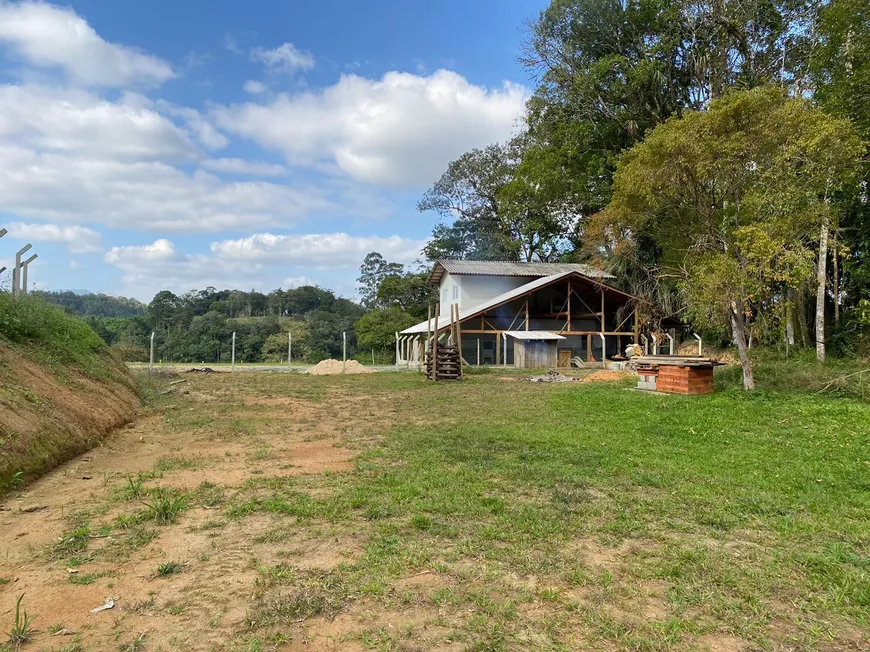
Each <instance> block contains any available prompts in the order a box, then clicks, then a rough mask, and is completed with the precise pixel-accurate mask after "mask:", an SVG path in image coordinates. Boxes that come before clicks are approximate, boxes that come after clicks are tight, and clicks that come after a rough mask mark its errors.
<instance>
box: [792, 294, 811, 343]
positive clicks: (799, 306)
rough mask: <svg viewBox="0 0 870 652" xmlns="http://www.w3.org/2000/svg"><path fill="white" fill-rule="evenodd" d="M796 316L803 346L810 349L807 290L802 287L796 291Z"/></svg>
mask: <svg viewBox="0 0 870 652" xmlns="http://www.w3.org/2000/svg"><path fill="white" fill-rule="evenodd" d="M795 297H796V301H795V315H796V316H797V327H798V332H799V333H800V336H801V346H802V347H804V348H808V347H809V345H810V333H809V329H808V328H807V298H806V288H805V287H804V286H801V287H799V288H796V289H795Z"/></svg>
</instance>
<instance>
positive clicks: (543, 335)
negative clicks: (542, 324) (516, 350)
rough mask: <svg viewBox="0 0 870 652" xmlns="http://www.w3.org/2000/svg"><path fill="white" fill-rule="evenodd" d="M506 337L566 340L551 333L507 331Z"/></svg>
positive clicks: (562, 336)
mask: <svg viewBox="0 0 870 652" xmlns="http://www.w3.org/2000/svg"><path fill="white" fill-rule="evenodd" d="M504 334H505V335H507V336H508V337H512V338H514V339H516V340H564V339H565V336H564V335H558V334H556V333H551V332H549V331H505V332H504Z"/></svg>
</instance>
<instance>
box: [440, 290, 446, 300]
mask: <svg viewBox="0 0 870 652" xmlns="http://www.w3.org/2000/svg"><path fill="white" fill-rule="evenodd" d="M441 303H447V288H444V289H443V290H441Z"/></svg>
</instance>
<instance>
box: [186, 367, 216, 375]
mask: <svg viewBox="0 0 870 652" xmlns="http://www.w3.org/2000/svg"><path fill="white" fill-rule="evenodd" d="M187 373H189V374H213V373H215V370H214V369H212V368H211V367H194V368H193V369H188V370H187Z"/></svg>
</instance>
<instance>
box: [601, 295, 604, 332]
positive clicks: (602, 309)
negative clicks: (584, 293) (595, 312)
mask: <svg viewBox="0 0 870 652" xmlns="http://www.w3.org/2000/svg"><path fill="white" fill-rule="evenodd" d="M600 292H601V332H602V333H603V332H604V290H600Z"/></svg>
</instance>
